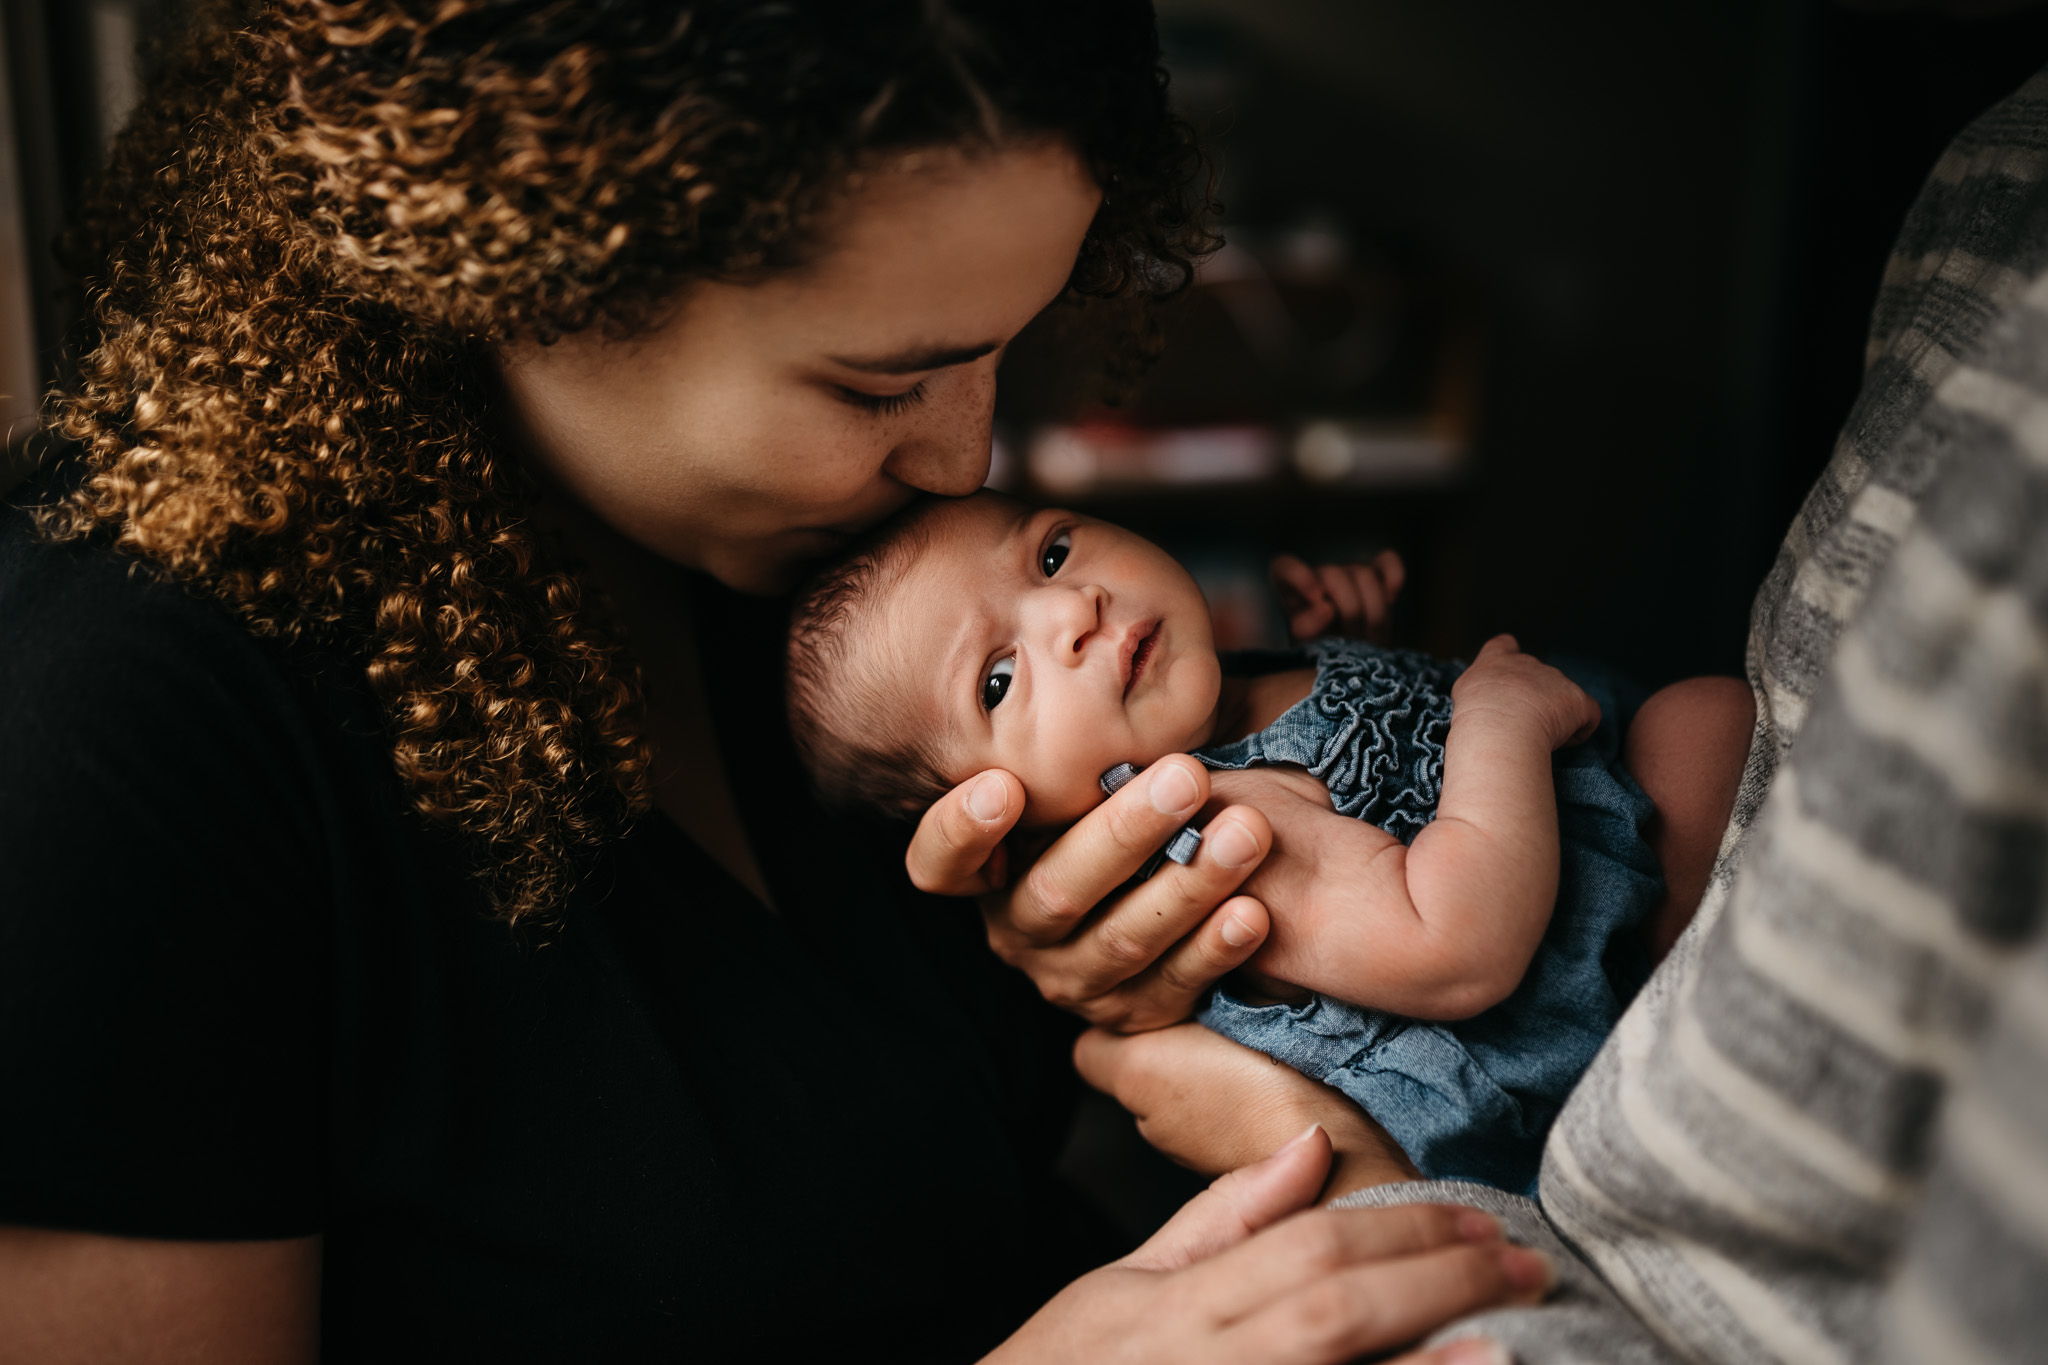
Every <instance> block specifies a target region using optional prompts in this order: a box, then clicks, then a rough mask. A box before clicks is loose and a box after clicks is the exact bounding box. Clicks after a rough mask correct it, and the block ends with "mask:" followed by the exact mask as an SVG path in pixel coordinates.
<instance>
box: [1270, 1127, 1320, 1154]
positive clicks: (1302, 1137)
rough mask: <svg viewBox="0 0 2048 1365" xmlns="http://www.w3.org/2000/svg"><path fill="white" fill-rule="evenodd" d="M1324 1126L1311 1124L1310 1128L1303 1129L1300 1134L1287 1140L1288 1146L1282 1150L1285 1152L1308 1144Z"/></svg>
mask: <svg viewBox="0 0 2048 1365" xmlns="http://www.w3.org/2000/svg"><path fill="white" fill-rule="evenodd" d="M1322 1126H1323V1125H1322V1124H1320V1123H1311V1124H1310V1125H1309V1126H1308V1127H1306V1128H1304V1129H1302V1130H1301V1131H1300V1132H1299V1133H1297V1134H1295V1135H1294V1136H1293V1137H1291V1138H1289V1139H1288V1140H1287V1146H1285V1147H1282V1148H1281V1149H1280V1150H1281V1151H1283V1152H1285V1151H1289V1150H1291V1149H1293V1148H1295V1147H1299V1146H1301V1144H1302V1143H1304V1142H1307V1141H1308V1140H1309V1139H1310V1138H1312V1137H1314V1136H1315V1135H1316V1132H1317V1130H1318V1129H1320V1128H1321V1127H1322Z"/></svg>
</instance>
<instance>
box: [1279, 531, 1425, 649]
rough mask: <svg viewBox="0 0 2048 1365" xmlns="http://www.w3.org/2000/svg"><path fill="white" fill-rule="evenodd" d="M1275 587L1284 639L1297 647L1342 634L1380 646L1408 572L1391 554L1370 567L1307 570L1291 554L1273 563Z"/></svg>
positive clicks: (1382, 554) (1386, 553)
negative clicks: (1283, 620) (1283, 616)
mask: <svg viewBox="0 0 2048 1365" xmlns="http://www.w3.org/2000/svg"><path fill="white" fill-rule="evenodd" d="M1272 573H1273V586H1274V588H1275V589H1277V590H1278V591H1279V594H1280V609H1281V611H1282V612H1284V613H1285V614H1286V616H1287V634H1288V637H1289V638H1290V639H1292V640H1294V641H1295V642H1296V643H1299V642H1301V641H1303V640H1312V639H1314V638H1315V637H1317V636H1318V635H1344V636H1349V637H1350V638H1352V639H1354V640H1370V641H1372V642H1373V643H1375V644H1384V643H1385V642H1386V638H1387V623H1388V621H1389V620H1390V619H1391V618H1392V616H1393V613H1394V599H1395V598H1397V597H1399V596H1400V595H1401V584H1402V583H1404V582H1406V581H1407V578H1408V570H1407V567H1406V566H1405V565H1403V564H1402V563H1401V556H1399V555H1397V554H1395V553H1394V552H1393V551H1392V550H1382V551H1380V552H1379V553H1378V554H1376V555H1374V556H1373V558H1372V562H1371V563H1370V564H1322V565H1315V566H1311V565H1309V564H1307V563H1305V562H1303V561H1302V560H1299V559H1296V558H1295V557H1294V556H1293V555H1281V556H1279V557H1278V558H1277V559H1275V560H1274V561H1273V567H1272Z"/></svg>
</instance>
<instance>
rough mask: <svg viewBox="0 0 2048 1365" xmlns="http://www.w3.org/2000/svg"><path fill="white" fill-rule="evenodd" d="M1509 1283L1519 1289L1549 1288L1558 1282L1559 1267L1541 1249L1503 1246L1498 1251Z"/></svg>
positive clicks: (1501, 1267) (1503, 1272)
mask: <svg viewBox="0 0 2048 1365" xmlns="http://www.w3.org/2000/svg"><path fill="white" fill-rule="evenodd" d="M1496 1254H1497V1255H1498V1256H1499V1257H1500V1269H1501V1273H1502V1274H1503V1275H1506V1276H1507V1277H1508V1283H1509V1284H1511V1285H1513V1286H1514V1287H1515V1288H1517V1289H1521V1290H1531V1289H1549V1288H1550V1287H1551V1286H1552V1285H1554V1284H1556V1283H1557V1267H1556V1266H1554V1265H1552V1264H1551V1263H1550V1258H1549V1257H1548V1256H1545V1255H1544V1254H1543V1253H1542V1252H1540V1251H1531V1250H1529V1248H1527V1247H1502V1248H1501V1249H1500V1251H1499V1252H1497V1253H1496Z"/></svg>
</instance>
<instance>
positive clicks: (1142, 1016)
mask: <svg viewBox="0 0 2048 1365" xmlns="http://www.w3.org/2000/svg"><path fill="white" fill-rule="evenodd" d="M1271 927H1272V917H1271V916H1269V915H1268V914H1267V913H1266V907H1265V906H1263V905H1261V904H1260V903H1259V902H1258V901H1256V900H1254V899H1253V898H1252V897H1250V896H1232V897H1231V898H1230V899H1229V900H1227V901H1225V902H1223V904H1221V905H1219V906H1217V907H1216V909H1215V911H1214V912H1213V913H1212V914H1211V915H1210V916H1209V918H1208V921H1207V922H1206V923H1204V924H1203V925H1202V927H1201V928H1199V929H1197V930H1195V932H1194V933H1192V934H1189V935H1188V936H1187V937H1186V938H1183V939H1182V940H1181V941H1180V942H1178V943H1176V944H1174V945H1173V946H1172V947H1170V948H1168V949H1167V950H1166V952H1165V953H1164V954H1163V955H1162V956H1161V957H1160V958H1159V960H1158V961H1157V962H1154V963H1153V964H1152V965H1151V966H1150V967H1148V968H1146V969H1145V970H1144V971H1143V972H1140V973H1139V974H1138V975H1137V976H1135V977H1133V978H1131V979H1130V980H1129V981H1126V982H1125V983H1124V984H1123V985H1121V986H1118V987H1117V988H1116V989H1115V991H1114V992H1112V995H1113V996H1114V997H1115V999H1113V1000H1111V1001H1105V1002H1104V1008H1103V1009H1102V1010H1101V1011H1100V1013H1101V1015H1102V1016H1103V1017H1104V1018H1114V1019H1116V1020H1117V1027H1118V1028H1120V1029H1123V1030H1124V1031H1125V1032H1139V1031H1142V1030H1145V1029H1156V1028H1164V1027H1165V1026H1166V1025H1168V1024H1177V1023H1179V1022H1180V1021H1181V1020H1183V1019H1185V1018H1187V1017H1188V1016H1189V1015H1191V1014H1193V1013H1194V1011H1195V1002H1196V1001H1197V1000H1199V999H1201V998H1202V996H1203V995H1205V994H1206V993H1207V992H1208V990H1209V988H1210V987H1211V986H1213V985H1215V984H1216V983H1217V982H1218V981H1221V980H1222V979H1223V978H1224V977H1225V976H1227V975H1229V974H1230V973H1231V972H1234V971H1236V970H1237V969H1238V968H1239V967H1242V966H1243V965H1244V964H1245V963H1246V962H1247V961H1249V960H1250V959H1251V956H1252V954H1253V953H1256V952H1257V951H1258V950H1259V945H1260V944H1262V943H1264V942H1265V941H1266V934H1267V932H1268V931H1269V930H1270V928H1271Z"/></svg>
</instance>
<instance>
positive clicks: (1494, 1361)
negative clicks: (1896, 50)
mask: <svg viewBox="0 0 2048 1365" xmlns="http://www.w3.org/2000/svg"><path fill="white" fill-rule="evenodd" d="M1387 1365H1515V1358H1514V1356H1513V1355H1511V1354H1509V1352H1508V1348H1507V1347H1505V1346H1503V1345H1501V1344H1500V1343H1499V1342H1497V1341H1495V1340H1494V1339H1493V1338H1492V1337H1459V1338H1458V1339H1457V1340H1456V1341H1447V1342H1445V1343H1444V1344H1443V1345H1441V1346H1438V1347H1434V1348H1433V1349H1431V1350H1427V1351H1412V1352H1410V1353H1409V1354H1407V1355H1404V1356H1398V1357H1396V1358H1395V1359H1393V1360H1391V1361H1389V1362H1387Z"/></svg>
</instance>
